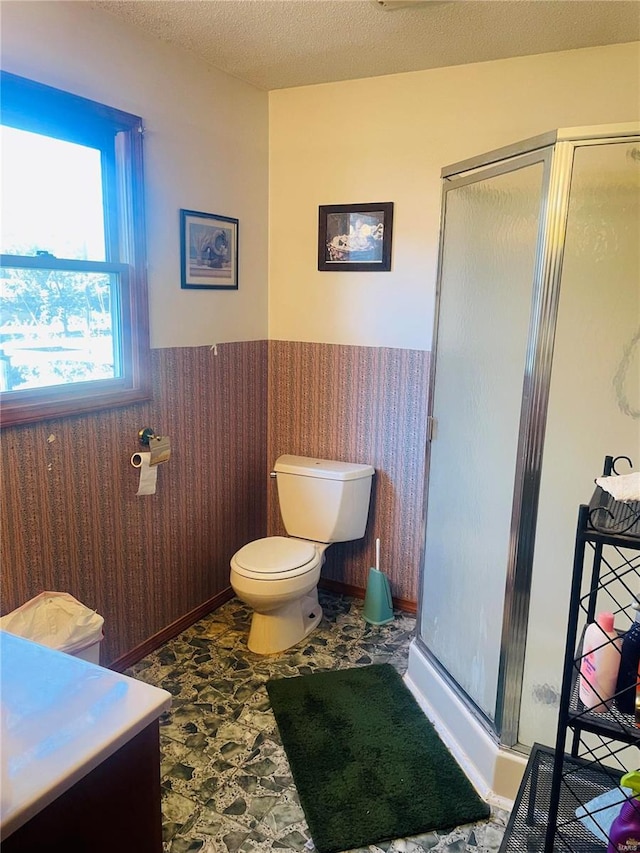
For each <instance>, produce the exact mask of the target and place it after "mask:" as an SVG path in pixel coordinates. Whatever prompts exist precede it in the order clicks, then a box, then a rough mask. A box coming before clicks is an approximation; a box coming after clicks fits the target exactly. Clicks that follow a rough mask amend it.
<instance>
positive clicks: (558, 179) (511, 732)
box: [407, 123, 640, 798]
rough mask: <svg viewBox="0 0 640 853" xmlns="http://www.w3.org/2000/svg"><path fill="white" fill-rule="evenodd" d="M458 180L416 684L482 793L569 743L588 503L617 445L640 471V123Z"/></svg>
mask: <svg viewBox="0 0 640 853" xmlns="http://www.w3.org/2000/svg"><path fill="white" fill-rule="evenodd" d="M442 178H443V195H442V226H441V240H440V259H439V270H438V287H437V310H436V328H435V334H434V347H433V359H432V372H431V383H430V395H429V406H430V418H429V440H428V453H427V458H428V469H427V495H426V516H425V540H424V542H425V544H424V564H423V572H422V588H421V596H420V605H419V620H418V632H417V636H416V638H415V639H414V641H413V643H412V646H411V651H410V657H409V669H408V674H407V681H408V683H409V686H410V687H411V688H412V689H413V691H414V693H416V695H417V696H418V698H419V700H421V702H422V703H423V705H424V707H425V709H426V710H427V713H429V715H430V716H431V717H432V719H433V720H434V722H435V723H436V726H437V727H438V728H439V729H440V731H441V733H442V735H443V737H444V739H445V740H446V741H447V742H448V743H449V746H450V748H451V749H452V751H453V752H454V754H456V755H457V757H458V758H459V760H461V761H462V762H463V763H464V764H465V766H466V767H467V770H468V772H469V775H470V776H471V777H472V778H473V779H474V781H475V782H476V784H477V785H478V787H479V788H480V790H481V791H483V792H484V793H487V794H488V793H490V792H493V793H494V794H495V795H497V796H502V797H505V798H511V797H512V796H513V795H514V793H515V790H516V788H517V784H518V780H519V776H520V774H521V772H522V768H523V766H524V761H525V755H524V753H525V752H526V747H527V746H530V745H531V744H532V743H533V742H534V741H539V742H542V743H548V744H553V743H554V740H555V728H556V722H557V700H558V694H559V690H560V682H561V675H562V672H561V671H562V658H563V649H564V640H565V634H566V619H567V608H568V597H569V584H570V575H571V566H572V559H573V540H574V532H575V522H576V517H577V510H578V505H579V504H580V503H584V502H587V501H588V499H589V498H590V496H591V493H592V491H593V479H594V477H596V476H598V475H599V474H600V473H601V467H602V464H603V460H604V457H605V456H606V455H607V454H613V455H621V454H622V455H626V456H629V457H631V458H632V459H633V460H634V462H635V464H636V466H640V353H639V350H640V341H639V338H640V124H635V123H634V124H625V125H615V126H612V125H607V126H601V127H588V128H587V127H585V128H571V129H566V130H557V131H554V132H552V133H549V134H545V135H543V136H540V137H536V138H534V139H529V140H526V141H524V142H521V143H519V144H517V145H513V146H509V147H508V148H504V149H500V150H499V151H494V152H491V153H489V154H485V155H482V156H479V157H476V158H473V159H471V160H467V161H465V162H463V163H457V164H455V165H453V166H449V167H447V168H445V169H443V171H442ZM639 592H640V590H639Z"/></svg>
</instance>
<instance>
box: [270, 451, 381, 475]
mask: <svg viewBox="0 0 640 853" xmlns="http://www.w3.org/2000/svg"><path fill="white" fill-rule="evenodd" d="M274 470H275V471H276V473H278V474H298V475H299V476H301V477H317V478H318V479H321V480H360V479H362V478H363V477H373V475H374V474H375V469H374V468H373V467H372V466H371V465H359V464H358V463H356V462H335V461H333V460H331V459H313V458H311V457H310V456H289V455H285V456H280V457H279V458H278V459H276V464H275V465H274Z"/></svg>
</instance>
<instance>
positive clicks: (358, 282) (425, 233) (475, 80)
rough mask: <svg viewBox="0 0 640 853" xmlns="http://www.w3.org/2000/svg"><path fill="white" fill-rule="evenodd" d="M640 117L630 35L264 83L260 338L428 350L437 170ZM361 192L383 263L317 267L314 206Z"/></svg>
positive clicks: (636, 53)
mask: <svg viewBox="0 0 640 853" xmlns="http://www.w3.org/2000/svg"><path fill="white" fill-rule="evenodd" d="M639 117H640V44H638V43H634V44H626V45H616V46H610V47H602V48H589V49H584V50H575V51H567V52H563V53H553V54H544V55H540V56H529V57H519V58H516V59H509V60H500V61H497V62H486V63H479V64H475V65H464V66H458V67H453V68H442V69H436V70H431V71H423V72H416V73H410V74H398V75H393V76H389V77H379V78H374V79H368V80H352V81H348V82H342V83H334V84H323V85H319V86H307V87H302V88H297V89H286V90H280V91H274V92H271V93H270V96H269V122H270V124H269V161H270V168H269V180H270V193H269V197H270V206H269V220H270V235H269V241H270V262H269V337H270V338H273V339H279V340H299V341H316V342H324V343H341V344H355V345H362V346H388V347H405V348H410V349H430V348H431V337H432V326H433V305H434V293H435V280H436V265H437V255H438V231H439V213H440V169H441V167H442V166H445V165H447V164H450V163H455V162H457V161H459V160H463V159H465V158H467V157H472V156H474V155H476V154H479V153H482V152H484V151H489V150H491V149H494V148H498V147H500V146H503V145H508V144H510V143H512V142H517V141H518V140H521V139H526V138H527V137H530V136H535V135H537V134H539V133H543V132H545V131H548V130H553V129H554V128H556V127H572V126H578V125H590V124H605V123H613V122H618V121H631V120H637V119H638V118H639ZM369 201H393V202H394V203H395V211H394V226H393V228H394V239H393V254H392V270H391V272H388V273H333V272H331V273H330V272H318V271H317V218H318V205H320V204H346V203H350V202H369Z"/></svg>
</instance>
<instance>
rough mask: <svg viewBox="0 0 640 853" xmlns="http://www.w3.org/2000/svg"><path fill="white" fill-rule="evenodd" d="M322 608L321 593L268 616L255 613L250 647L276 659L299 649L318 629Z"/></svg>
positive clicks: (315, 589)
mask: <svg viewBox="0 0 640 853" xmlns="http://www.w3.org/2000/svg"><path fill="white" fill-rule="evenodd" d="M321 619H322V608H321V607H320V605H319V604H318V589H317V587H314V588H313V589H312V590H311V592H309V593H307V595H304V596H303V597H302V598H298V599H296V600H294V601H288V602H286V603H285V604H283V605H281V606H280V607H277V608H275V609H274V610H269V612H268V613H258V612H254V614H253V618H252V620H251V628H250V630H249V639H248V641H247V645H248V646H249V649H250V650H251V651H252V652H255V653H256V654H257V655H273V654H276V652H283V651H285V649H289V648H291V646H295V645H296V643H299V642H300V641H301V640H304V638H305V637H307V636H308V635H309V634H310V633H311V632H312V631H313V630H314V628H316V627H317V626H318V624H319V623H320V620H321Z"/></svg>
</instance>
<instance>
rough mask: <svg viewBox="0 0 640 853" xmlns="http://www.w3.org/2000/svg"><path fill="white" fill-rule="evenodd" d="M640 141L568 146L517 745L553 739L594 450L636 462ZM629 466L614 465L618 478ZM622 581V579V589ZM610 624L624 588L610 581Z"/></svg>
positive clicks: (597, 463) (598, 466)
mask: <svg viewBox="0 0 640 853" xmlns="http://www.w3.org/2000/svg"><path fill="white" fill-rule="evenodd" d="M639 235H640V144H639V143H638V142H637V141H635V142H627V141H624V142H616V141H613V140H611V141H606V142H602V141H601V142H597V143H591V144H583V145H579V146H578V147H577V148H576V149H575V154H574V161H573V174H572V180H571V187H570V192H569V205H568V216H567V232H566V239H565V247H564V259H563V265H562V278H561V283H560V299H559V306H558V320H557V326H556V339H555V347H554V353H553V367H552V371H551V386H550V391H549V407H548V414H547V425H546V434H545V445H544V460H543V465H542V473H541V483H540V500H539V511H538V523H537V529H536V547H535V555H534V561H533V573H532V578H531V597H530V611H529V625H528V632H527V646H526V656H525V661H524V675H523V685H522V705H521V709H520V728H519V741H520V743H522V744H525V745H527V746H530V745H532V744H533V743H534V742H535V741H538V742H541V743H554V741H555V736H556V728H557V722H558V701H559V693H560V685H561V681H562V661H563V657H564V645H565V638H566V628H567V612H568V607H569V589H570V583H571V569H572V565H573V549H574V544H575V530H576V521H577V515H578V506H579V505H580V504H581V503H586V502H588V501H589V499H590V497H591V494H592V492H593V488H594V485H593V480H594V478H595V477H596V476H598V475H599V474H601V473H602V465H603V462H604V457H605V456H606V455H613V456H617V455H626V456H629V457H630V458H631V459H632V461H633V464H634V469H633V470H638V466H640V240H639ZM630 470H631V469H630V468H628V467H625V466H624V464H621V466H620V473H623V474H625V473H628V472H629V471H630ZM632 582H633V578H632V577H631V576H630V577H629V578H627V579H626V584H627V586H629V585H631V584H632ZM608 592H609V596H610V597H609V599H608V600H607V597H606V596H602V597H601V599H600V601H599V609H608V610H612V611H613V612H614V613H615V614H616V617H617V624H616V627H617V628H618V629H620V630H626V629H627V628H628V627H629V625H628V623H627V624H625V623H624V621H621V620H620V615H619V610H620V606H621V605H626V604H627V603H628V602H629V596H630V594H631V592H633V593H634V594H638V593H640V590H638V589H636V588H635V586H634V587H633V588H632V589H629V588H625V585H622V584H620V585H619V584H617V583H613V582H610V583H609V584H608Z"/></svg>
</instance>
